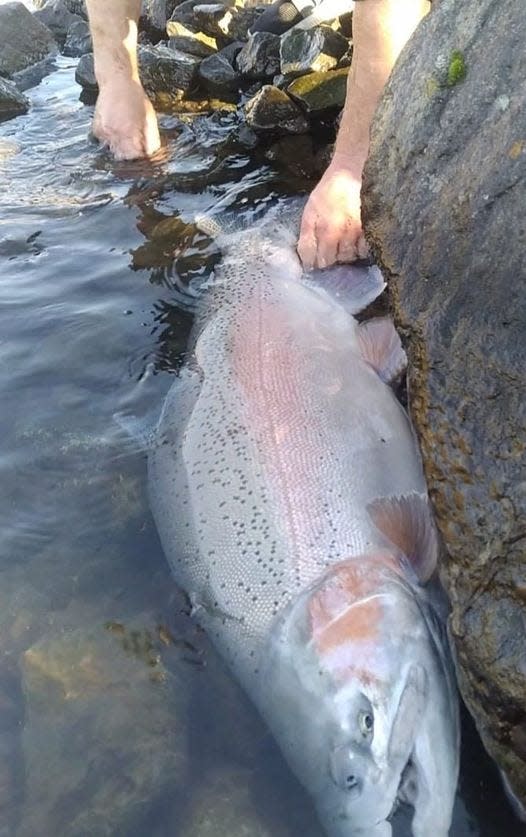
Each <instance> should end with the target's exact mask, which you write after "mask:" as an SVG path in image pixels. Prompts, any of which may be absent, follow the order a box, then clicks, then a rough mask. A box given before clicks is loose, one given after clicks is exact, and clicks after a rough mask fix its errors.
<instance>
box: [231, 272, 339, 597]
mask: <svg viewBox="0 0 526 837" xmlns="http://www.w3.org/2000/svg"><path fill="white" fill-rule="evenodd" d="M257 290H258V291H259V288H258V289H257ZM288 318H289V314H288V312H287V310H286V308H285V307H284V306H283V305H273V304H272V302H271V301H268V300H266V299H264V298H263V294H260V295H258V296H256V295H255V294H254V297H253V298H252V299H250V300H247V308H246V310H245V312H244V316H243V320H242V321H241V327H239V324H240V321H239V320H237V321H236V325H237V326H238V327H237V328H236V329H235V331H234V332H233V334H232V338H231V339H232V348H233V352H232V355H233V369H234V373H235V375H236V379H237V381H238V383H239V384H240V385H241V387H242V388H243V392H244V395H245V400H246V403H247V405H248V406H247V408H248V421H249V422H250V427H251V429H253V430H254V431H255V439H256V443H257V446H258V453H259V456H260V461H261V463H262V467H263V468H264V470H265V475H266V477H267V478H268V479H269V482H270V485H271V487H272V491H273V494H274V497H275V499H276V502H277V503H278V504H279V505H280V512H281V514H280V521H281V522H282V524H283V527H284V530H285V531H284V535H285V537H286V538H287V541H288V548H289V550H290V557H291V561H294V562H295V565H296V573H297V580H298V583H299V584H300V586H304V585H306V584H308V583H309V582H310V581H312V580H313V579H314V578H315V577H317V576H318V575H319V566H320V565H321V566H325V565H326V562H327V558H328V556H327V555H323V554H322V552H321V550H320V548H319V544H318V543H317V541H318V540H319V539H320V537H321V532H322V528H323V526H324V525H326V517H325V516H324V512H323V508H322V501H321V499H320V497H319V495H318V493H317V491H316V486H317V485H320V484H321V481H322V480H323V479H324V472H325V473H327V472H328V473H330V469H331V464H330V461H328V457H327V456H324V452H323V451H322V449H321V448H320V445H319V434H317V432H316V422H317V418H316V416H315V415H313V414H312V408H311V406H310V405H309V403H308V400H307V398H306V397H305V394H304V392H303V390H302V387H301V386H300V384H299V381H300V380H302V379H308V373H302V374H301V375H299V374H295V371H296V370H297V368H298V365H299V364H300V363H304V362H305V359H304V356H303V355H304V353H302V352H301V351H300V350H299V347H298V346H297V344H295V343H294V336H295V331H294V329H293V328H291V326H290V324H289V323H288ZM318 421H319V419H318Z"/></svg>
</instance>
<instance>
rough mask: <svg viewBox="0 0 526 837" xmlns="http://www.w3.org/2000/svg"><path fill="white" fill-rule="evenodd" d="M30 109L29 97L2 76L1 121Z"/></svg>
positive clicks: (0, 80)
mask: <svg viewBox="0 0 526 837" xmlns="http://www.w3.org/2000/svg"><path fill="white" fill-rule="evenodd" d="M27 110H29V99H28V98H27V97H26V96H24V94H23V93H21V92H20V90H18V88H17V87H16V86H15V85H14V84H13V82H12V81H7V79H5V78H0V121H4V119H11V118H12V117H13V116H18V115H19V114H20V113H26V111H27Z"/></svg>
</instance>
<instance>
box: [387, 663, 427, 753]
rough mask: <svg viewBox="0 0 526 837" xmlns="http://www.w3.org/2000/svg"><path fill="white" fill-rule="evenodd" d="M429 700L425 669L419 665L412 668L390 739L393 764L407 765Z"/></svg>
mask: <svg viewBox="0 0 526 837" xmlns="http://www.w3.org/2000/svg"><path fill="white" fill-rule="evenodd" d="M427 698H428V682H427V675H426V672H425V669H424V668H423V667H422V666H419V665H414V666H411V668H410V669H409V673H408V675H407V679H406V682H405V686H404V690H403V692H402V695H401V697H400V701H399V703H398V707H397V710H396V715H395V718H394V721H393V726H392V730H391V737H390V739H389V751H388V758H389V761H390V762H391V763H395V762H396V763H400V764H401V765H402V766H405V765H407V763H408V761H409V758H410V756H411V751H412V749H413V746H414V743H415V738H416V736H417V734H418V730H419V726H420V723H421V721H422V717H423V715H424V711H425V707H426V702H427Z"/></svg>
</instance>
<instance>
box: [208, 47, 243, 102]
mask: <svg viewBox="0 0 526 837" xmlns="http://www.w3.org/2000/svg"><path fill="white" fill-rule="evenodd" d="M199 79H200V81H201V84H202V85H203V87H204V88H205V90H207V91H208V92H209V93H211V94H212V95H214V96H221V94H223V93H225V92H233V91H235V90H237V89H238V87H239V84H240V82H241V75H240V73H238V72H237V71H236V70H234V68H233V66H232V64H231V63H230V61H229V60H228V58H227V57H226V56H225V55H222V54H221V53H219V54H218V55H212V56H210V58H205V59H204V61H202V63H201V66H200V67H199Z"/></svg>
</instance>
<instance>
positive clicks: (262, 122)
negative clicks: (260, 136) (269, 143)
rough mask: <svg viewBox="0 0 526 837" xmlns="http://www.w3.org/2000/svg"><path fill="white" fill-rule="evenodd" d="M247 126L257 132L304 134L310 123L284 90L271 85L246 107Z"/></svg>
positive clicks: (262, 90)
mask: <svg viewBox="0 0 526 837" xmlns="http://www.w3.org/2000/svg"><path fill="white" fill-rule="evenodd" d="M245 115H246V120H247V124H248V125H249V126H250V127H251V128H253V129H254V130H255V131H256V132H276V133H280V134H303V133H305V131H307V130H308V127H309V123H308V122H307V119H306V118H305V116H304V114H303V113H302V111H301V110H300V108H299V107H298V105H296V104H295V103H294V102H293V101H292V99H290V98H289V97H288V96H287V94H286V93H284V92H283V90H279V89H278V88H277V87H273V86H272V85H270V84H266V85H264V87H262V88H261V90H260V91H259V93H256V95H255V96H254V97H253V98H252V99H251V100H250V101H249V102H247V104H246V105H245Z"/></svg>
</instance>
